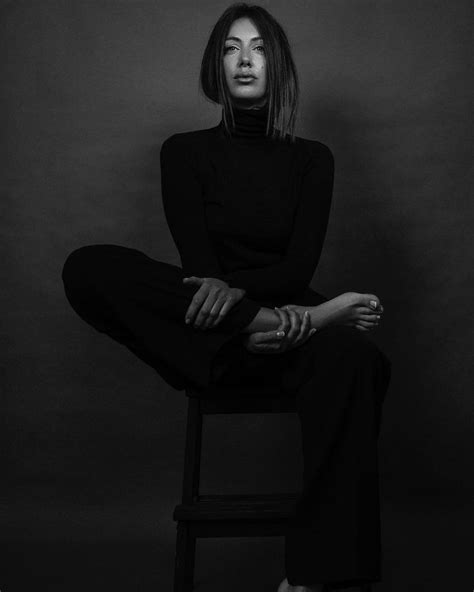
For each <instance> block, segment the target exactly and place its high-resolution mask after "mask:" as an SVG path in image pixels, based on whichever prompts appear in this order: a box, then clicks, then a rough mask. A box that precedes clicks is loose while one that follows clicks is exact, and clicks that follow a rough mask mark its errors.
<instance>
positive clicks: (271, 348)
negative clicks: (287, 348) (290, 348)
mask: <svg viewBox="0 0 474 592" xmlns="http://www.w3.org/2000/svg"><path fill="white" fill-rule="evenodd" d="M254 347H255V349H256V350H257V351H258V352H259V353H262V354H270V353H278V352H280V351H281V343H259V344H256V345H255V346H254Z"/></svg>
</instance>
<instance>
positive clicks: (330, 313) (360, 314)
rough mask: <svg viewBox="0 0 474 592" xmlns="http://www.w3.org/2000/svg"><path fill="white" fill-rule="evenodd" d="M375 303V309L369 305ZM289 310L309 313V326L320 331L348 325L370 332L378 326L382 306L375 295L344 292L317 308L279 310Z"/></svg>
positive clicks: (293, 305)
mask: <svg viewBox="0 0 474 592" xmlns="http://www.w3.org/2000/svg"><path fill="white" fill-rule="evenodd" d="M371 302H372V303H373V302H375V304H376V306H375V308H374V307H373V306H372V305H371ZM285 307H288V308H291V309H293V310H294V311H296V312H297V313H299V314H300V315H303V313H304V311H305V310H308V311H309V314H310V317H311V326H312V327H316V328H317V329H322V328H323V327H327V326H328V325H348V326H351V327H356V328H357V329H359V330H360V331H370V330H371V329H373V328H374V327H376V326H377V325H378V324H379V320H380V318H381V316H382V313H383V306H382V305H381V304H380V301H379V299H378V298H377V296H375V294H360V293H359V292H344V294H340V295H339V296H336V298H332V299H331V300H328V301H327V302H323V303H322V304H319V305H318V306H302V305H300V304H287V305H285V306H282V307H280V308H285Z"/></svg>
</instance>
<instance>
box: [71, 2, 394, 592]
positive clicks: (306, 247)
mask: <svg viewBox="0 0 474 592" xmlns="http://www.w3.org/2000/svg"><path fill="white" fill-rule="evenodd" d="M200 81H201V87H202V89H203V91H204V93H205V95H206V96H207V97H208V98H209V99H210V100H211V101H214V102H216V103H218V104H220V105H221V106H222V119H221V121H220V122H219V123H218V125H216V126H214V127H211V128H208V129H201V130H195V131H188V132H180V133H175V134H173V135H172V136H170V137H169V138H167V139H166V140H165V141H164V143H163V145H162V148H161V175H162V199H163V205H164V211H165V215H166V220H167V222H168V225H169V228H170V231H171V234H172V237H173V239H174V241H175V243H176V246H177V249H178V251H179V254H180V258H181V264H182V265H181V267H179V266H176V265H171V264H169V263H165V262H163V261H158V260H155V259H152V258H151V257H149V256H148V255H146V254H145V253H143V252H141V251H138V250H136V249H132V248H129V247H125V246H121V245H109V244H94V245H87V246H83V247H80V248H78V249H76V250H75V251H73V252H72V253H71V254H70V255H69V257H68V258H67V260H66V262H65V264H64V269H63V274H62V277H63V281H64V286H65V292H66V295H67V298H68V299H69V302H70V304H71V306H72V307H73V308H74V310H75V311H76V312H77V313H78V314H79V315H80V317H81V318H82V319H84V320H85V321H86V322H87V323H89V324H90V325H91V326H93V327H95V328H96V329H97V330H98V331H101V332H103V333H105V334H107V335H109V336H110V337H112V338H113V339H115V340H117V341H119V342H120V343H123V344H124V345H125V346H126V347H128V348H129V349H130V350H131V351H132V352H133V353H134V354H135V355H137V356H138V357H139V358H140V359H142V360H143V361H144V362H146V363H147V364H149V365H150V366H152V367H153V368H155V369H156V370H157V372H158V373H159V374H160V375H161V376H162V377H163V378H164V380H166V381H167V383H168V384H170V385H171V386H173V387H174V388H175V389H177V390H182V389H184V388H186V387H187V386H190V385H192V386H198V387H201V388H205V387H206V386H208V385H209V384H221V385H225V384H246V383H251V384H253V385H255V384H259V383H260V384H268V383H274V384H276V385H279V386H280V387H281V388H282V389H284V390H285V391H286V392H287V394H288V395H289V396H294V397H295V399H296V401H297V410H298V416H299V418H300V423H301V429H302V445H303V460H304V479H303V481H304V486H303V491H302V494H301V498H300V500H299V501H298V504H297V507H296V508H295V514H294V517H293V518H292V519H291V521H290V522H289V524H288V530H287V533H286V537H285V568H286V577H285V579H284V580H283V581H282V582H281V583H280V586H279V588H278V592H304V591H305V592H320V591H321V590H327V589H331V587H332V588H334V587H339V588H341V587H345V588H348V587H349V586H361V585H364V584H368V583H370V582H374V581H379V580H380V577H381V571H380V568H381V565H380V563H381V554H380V508H379V497H378V496H379V489H378V487H379V485H378V466H377V462H378V461H377V439H378V435H379V431H380V421H381V409H382V403H383V400H384V397H385V394H386V391H387V388H388V384H389V380H390V361H389V360H388V358H387V356H386V355H385V354H384V353H383V352H382V351H381V350H380V349H379V348H378V347H377V346H376V345H375V343H374V342H373V341H372V340H370V339H369V338H368V336H367V332H369V331H370V330H372V329H373V328H374V327H376V326H377V324H378V322H379V319H380V318H381V315H382V312H383V307H382V305H381V303H380V299H379V298H378V297H377V295H375V294H371V293H358V292H345V293H343V294H340V295H338V296H337V297H335V298H332V299H328V298H326V297H325V296H323V295H321V294H319V293H317V292H316V291H314V290H313V289H312V288H311V287H310V285H309V284H310V281H311V279H312V276H313V274H314V272H315V270H316V267H317V264H318V261H319V258H320V255H321V250H322V247H323V243H324V238H325V234H326V228H327V224H328V218H329V211H330V206H331V199H332V191H333V179H334V159H333V155H332V153H331V150H330V149H329V148H328V147H327V146H326V145H325V144H323V143H321V142H319V141H317V140H309V139H305V138H300V137H297V136H295V134H294V125H295V117H296V111H297V103H298V95H299V89H298V81H297V73H296V69H295V65H294V62H293V58H292V55H291V51H290V46H289V43H288V40H287V37H286V35H285V33H284V31H283V29H282V27H281V25H280V24H279V23H278V22H277V21H276V20H275V19H274V18H273V17H272V16H271V15H270V14H269V13H268V11H266V10H265V9H264V8H262V7H259V6H249V5H246V4H236V5H232V6H231V7H230V8H228V9H227V10H226V11H225V12H224V13H223V15H222V16H221V17H220V18H219V20H218V21H217V23H216V24H215V26H214V28H213V30H212V33H211V35H210V38H209V41H208V43H207V47H206V49H205V53H204V56H203V60H202V66H201V75H200ZM250 587H251V583H250Z"/></svg>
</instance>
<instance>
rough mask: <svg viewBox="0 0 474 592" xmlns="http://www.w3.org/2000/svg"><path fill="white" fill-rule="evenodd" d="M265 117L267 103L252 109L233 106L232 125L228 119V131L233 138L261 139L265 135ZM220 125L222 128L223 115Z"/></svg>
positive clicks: (266, 114)
mask: <svg viewBox="0 0 474 592" xmlns="http://www.w3.org/2000/svg"><path fill="white" fill-rule="evenodd" d="M267 117H268V105H265V106H264V107H260V108H252V109H244V108H242V107H234V125H232V121H229V126H230V133H231V135H232V136H233V137H234V138H249V139H257V140H259V139H260V140H261V139H263V138H264V136H265V130H266V127H267ZM229 119H230V115H229ZM221 126H222V129H224V117H223V116H222V119H221Z"/></svg>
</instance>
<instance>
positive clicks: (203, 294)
mask: <svg viewBox="0 0 474 592" xmlns="http://www.w3.org/2000/svg"><path fill="white" fill-rule="evenodd" d="M208 292H209V287H208V286H206V285H205V284H203V285H202V286H201V287H200V288H199V290H198V291H197V292H196V293H195V294H194V296H193V297H192V300H191V304H190V305H189V306H188V310H187V311H186V314H185V315H184V322H185V323H186V324H191V323H193V322H194V320H195V318H196V314H197V313H198V311H199V309H200V308H201V306H202V304H203V303H204V301H205V300H206V298H207V294H208Z"/></svg>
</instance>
